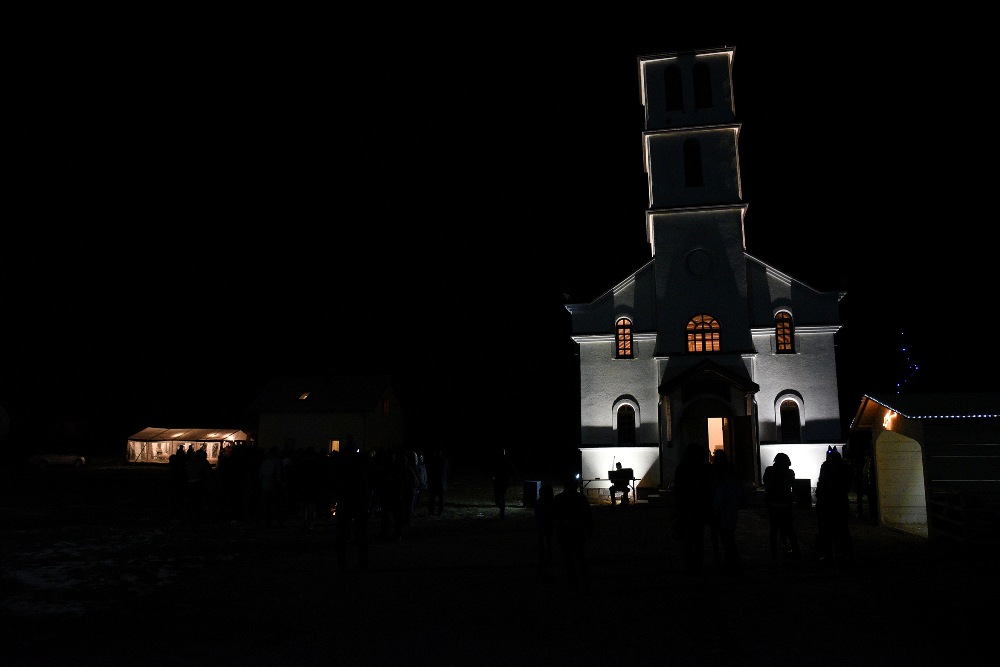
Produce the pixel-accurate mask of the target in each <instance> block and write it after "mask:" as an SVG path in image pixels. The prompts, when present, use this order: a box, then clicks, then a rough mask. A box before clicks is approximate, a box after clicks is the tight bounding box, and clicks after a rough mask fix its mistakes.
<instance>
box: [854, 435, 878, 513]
mask: <svg viewBox="0 0 1000 667" xmlns="http://www.w3.org/2000/svg"><path fill="white" fill-rule="evenodd" d="M855 494H857V505H858V516H857V518H859V519H861V520H865V519H866V518H867V519H870V520H871V521H878V508H877V507H876V506H875V461H874V459H873V457H872V450H871V447H868V448H867V449H865V458H864V462H863V463H862V464H861V466H860V470H859V472H858V475H857V477H856V484H855ZM866 500H867V502H868V517H865V501H866Z"/></svg>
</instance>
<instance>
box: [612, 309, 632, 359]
mask: <svg viewBox="0 0 1000 667" xmlns="http://www.w3.org/2000/svg"><path fill="white" fill-rule="evenodd" d="M615 332H616V333H615V336H616V339H617V348H616V349H615V358H616V359H631V358H632V320H630V319H628V318H627V317H620V318H618V321H617V322H615Z"/></svg>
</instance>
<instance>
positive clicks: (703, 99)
mask: <svg viewBox="0 0 1000 667" xmlns="http://www.w3.org/2000/svg"><path fill="white" fill-rule="evenodd" d="M693 76H694V106H695V108H696V109H711V108H712V72H711V71H710V70H709V69H708V63H695V66H694V72H693Z"/></svg>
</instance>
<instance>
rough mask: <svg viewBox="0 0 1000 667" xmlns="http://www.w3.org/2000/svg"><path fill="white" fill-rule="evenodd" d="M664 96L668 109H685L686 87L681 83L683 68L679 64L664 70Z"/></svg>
mask: <svg viewBox="0 0 1000 667" xmlns="http://www.w3.org/2000/svg"><path fill="white" fill-rule="evenodd" d="M663 96H664V98H665V101H666V104H667V111H683V110H684V87H683V86H682V85H681V68H680V67H678V66H677V65H671V66H669V67H667V69H665V70H663Z"/></svg>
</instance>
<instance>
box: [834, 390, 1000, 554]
mask: <svg viewBox="0 0 1000 667" xmlns="http://www.w3.org/2000/svg"><path fill="white" fill-rule="evenodd" d="M850 431H851V440H850V442H851V446H852V447H854V446H856V445H857V444H861V445H863V446H870V447H872V453H873V455H874V459H873V460H874V462H875V479H876V483H875V486H876V494H875V495H876V499H877V503H878V514H879V522H880V523H881V524H882V525H885V526H889V527H891V528H897V529H900V530H903V531H906V532H910V533H914V534H917V535H923V536H926V537H930V538H954V539H958V540H962V541H965V542H981V541H984V540H988V541H991V542H992V541H998V540H1000V534H998V530H1000V527H998V517H1000V392H987V393H953V394H908V395H907V394H891V395H885V396H883V395H879V396H869V395H865V396H864V397H863V398H862V399H861V405H860V406H859V407H858V411H857V413H856V414H855V416H854V419H853V421H852V422H851V427H850Z"/></svg>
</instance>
